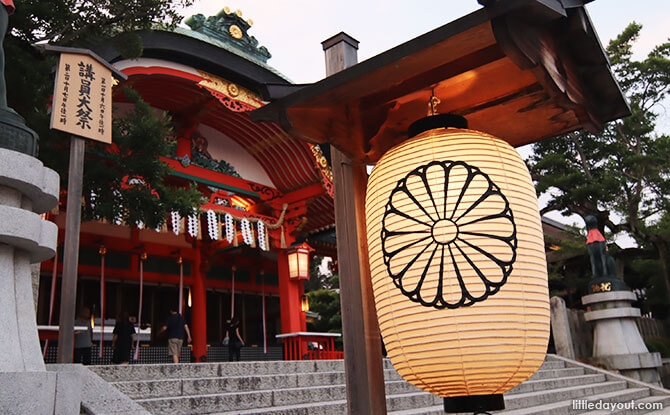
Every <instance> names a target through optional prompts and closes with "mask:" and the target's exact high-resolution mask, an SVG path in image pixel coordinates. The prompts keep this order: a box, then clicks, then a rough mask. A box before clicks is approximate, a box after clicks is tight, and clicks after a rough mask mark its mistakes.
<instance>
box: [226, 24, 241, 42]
mask: <svg viewBox="0 0 670 415" xmlns="http://www.w3.org/2000/svg"><path fill="white" fill-rule="evenodd" d="M228 31H229V32H230V36H232V37H234V38H235V39H242V36H243V33H242V29H240V27H239V26H238V25H235V24H234V25H231V26H230V28H229V29H228Z"/></svg>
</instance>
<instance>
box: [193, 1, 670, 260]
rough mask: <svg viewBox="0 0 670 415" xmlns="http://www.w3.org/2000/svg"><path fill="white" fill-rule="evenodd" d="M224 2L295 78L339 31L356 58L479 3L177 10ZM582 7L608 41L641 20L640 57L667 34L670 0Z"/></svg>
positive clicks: (663, 124)
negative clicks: (353, 44)
mask: <svg viewBox="0 0 670 415" xmlns="http://www.w3.org/2000/svg"><path fill="white" fill-rule="evenodd" d="M224 6H228V7H230V9H231V10H237V9H239V10H241V11H242V13H243V17H244V18H245V19H249V18H250V19H252V20H253V26H252V27H251V29H250V30H249V34H250V35H252V36H255V37H256V39H258V41H259V43H260V45H263V46H265V47H267V48H268V50H269V51H270V53H271V54H272V58H271V59H270V60H269V61H268V64H269V65H271V66H273V67H274V68H275V69H277V70H279V71H280V72H282V73H283V74H284V75H286V76H288V77H289V78H290V79H291V80H292V81H293V82H295V83H310V82H315V81H318V80H320V79H322V78H323V77H324V76H325V69H324V55H323V49H322V47H321V42H322V41H324V40H326V39H327V38H329V37H331V36H332V35H335V34H337V33H339V32H341V31H344V32H346V33H347V34H349V35H350V36H352V37H354V38H355V39H357V40H358V41H359V42H360V46H359V50H358V59H359V62H360V61H363V60H365V59H368V58H370V57H373V56H375V55H377V54H379V53H381V52H384V51H386V50H388V49H390V48H392V47H394V46H396V45H399V44H401V43H404V42H406V41H408V40H410V39H413V38H415V37H417V36H419V35H421V34H423V33H425V32H427V31H430V30H432V29H435V28H437V27H440V26H442V25H444V24H446V23H449V22H450V21H453V20H455V19H457V18H459V17H461V16H463V15H465V14H468V13H470V12H472V11H475V10H477V9H479V8H480V7H481V6H480V5H479V4H478V3H477V1H476V0H448V1H447V0H424V1H423V2H421V3H420V4H417V3H416V2H411V1H394V0H357V1H353V0H339V1H337V2H333V1H323V0H321V1H319V0H281V1H279V0H274V1H270V0H229V1H220V0H196V3H195V4H194V5H193V6H191V7H189V8H187V9H185V10H182V13H183V14H184V15H185V16H190V15H193V14H198V13H202V14H204V15H205V16H211V15H214V14H216V13H218V12H219V10H221V9H222V8H223V7H224ZM587 9H588V11H589V14H590V16H591V19H592V21H593V24H594V26H595V28H596V31H597V33H598V35H599V36H600V39H601V42H602V43H603V45H605V46H606V45H607V43H608V42H609V40H610V39H611V38H613V37H615V36H616V35H618V34H619V33H621V31H622V30H623V29H624V28H625V27H626V26H627V25H628V24H629V23H631V22H632V21H636V22H637V23H640V24H642V25H643V29H642V34H641V36H640V39H639V40H638V42H637V44H636V48H635V49H634V51H635V57H636V58H643V57H644V56H645V55H646V54H647V53H648V52H649V51H650V50H651V49H652V48H653V47H654V46H655V45H658V44H660V43H662V42H663V41H665V40H667V39H668V38H669V37H670V29H669V28H668V23H669V22H670V0H638V1H635V2H632V1H630V0H595V1H593V2H592V3H589V4H588V5H587ZM659 111H660V112H661V113H662V116H661V120H660V122H659V130H661V131H664V132H668V131H670V114H668V113H667V112H666V109H665V108H659ZM520 150H521V153H522V155H524V156H526V155H527V154H528V149H520ZM540 202H541V203H542V200H541V201H540ZM547 216H549V217H551V218H553V219H556V220H559V221H561V222H564V223H576V224H577V225H578V226H580V227H583V226H584V224H583V223H582V221H581V219H580V218H579V217H576V218H564V217H563V216H561V215H560V214H559V213H556V212H554V213H550V214H548V215H547ZM617 242H618V243H619V244H620V245H622V246H624V247H627V246H633V245H634V242H633V241H632V240H631V239H630V238H621V237H620V238H617Z"/></svg>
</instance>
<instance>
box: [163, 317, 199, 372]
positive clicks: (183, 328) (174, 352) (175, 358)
mask: <svg viewBox="0 0 670 415" xmlns="http://www.w3.org/2000/svg"><path fill="white" fill-rule="evenodd" d="M164 331H167V337H168V355H170V356H172V362H173V363H179V354H180V352H181V346H182V344H183V342H184V334H186V335H187V336H188V337H187V341H188V342H189V343H191V331H190V330H189V329H188V324H186V320H184V317H182V316H181V314H179V313H178V312H177V308H176V307H172V308H170V316H169V317H168V318H167V321H165V325H164V326H163V327H162V328H161V331H160V332H159V333H162V332H164Z"/></svg>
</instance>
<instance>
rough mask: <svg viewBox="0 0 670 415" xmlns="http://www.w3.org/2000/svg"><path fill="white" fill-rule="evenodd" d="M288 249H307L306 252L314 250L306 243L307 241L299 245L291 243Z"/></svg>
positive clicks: (291, 250) (290, 250)
mask: <svg viewBox="0 0 670 415" xmlns="http://www.w3.org/2000/svg"><path fill="white" fill-rule="evenodd" d="M288 251H289V252H295V251H307V252H310V253H311V252H314V251H315V249H314V248H312V247H311V246H309V245H308V244H307V242H303V243H301V244H300V245H298V244H294V245H291V247H290V248H288Z"/></svg>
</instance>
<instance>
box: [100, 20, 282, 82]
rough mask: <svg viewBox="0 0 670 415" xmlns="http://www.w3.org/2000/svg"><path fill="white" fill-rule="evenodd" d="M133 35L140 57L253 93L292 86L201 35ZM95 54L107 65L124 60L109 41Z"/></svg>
mask: <svg viewBox="0 0 670 415" xmlns="http://www.w3.org/2000/svg"><path fill="white" fill-rule="evenodd" d="M136 33H137V35H138V36H139V37H140V40H141V42H142V47H143V52H142V57H146V58H156V59H163V60H167V61H172V62H176V63H181V64H183V65H188V66H191V67H195V68H197V69H201V70H203V71H206V72H209V73H211V74H213V75H216V76H220V77H222V78H225V79H227V80H229V81H231V82H235V83H237V84H240V85H242V86H245V87H247V88H249V89H252V90H254V91H260V90H261V89H262V86H263V85H265V84H268V83H274V84H277V83H278V84H289V85H290V84H292V82H291V80H290V79H288V78H287V77H286V76H284V75H282V74H281V73H280V72H279V71H277V70H276V69H274V68H272V67H271V66H269V65H267V64H265V63H263V62H261V61H259V60H258V59H255V58H253V57H251V56H249V55H247V54H245V53H244V52H242V51H239V50H236V49H235V48H233V47H232V46H230V45H226V44H225V43H224V42H221V41H218V40H216V39H213V38H211V37H209V36H206V35H203V34H201V33H197V32H193V31H191V30H188V29H183V28H177V29H175V31H172V32H169V31H164V30H142V31H138V32H136ZM95 52H97V53H98V54H99V55H100V56H101V57H102V58H103V59H105V60H107V61H108V62H110V63H114V62H117V61H120V60H123V59H125V58H124V57H123V56H121V53H120V52H119V51H118V50H117V48H116V47H115V46H114V43H113V41H111V40H110V41H106V42H104V43H103V44H101V45H99V46H98V47H96V48H95Z"/></svg>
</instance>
